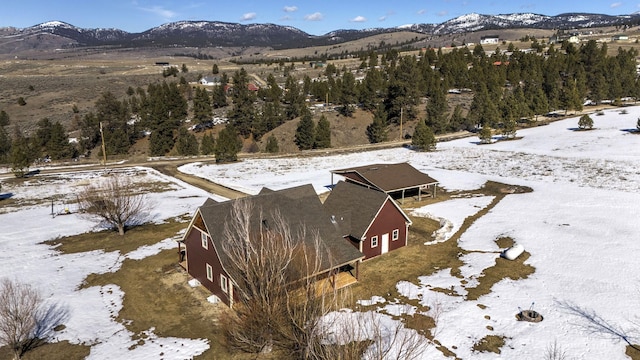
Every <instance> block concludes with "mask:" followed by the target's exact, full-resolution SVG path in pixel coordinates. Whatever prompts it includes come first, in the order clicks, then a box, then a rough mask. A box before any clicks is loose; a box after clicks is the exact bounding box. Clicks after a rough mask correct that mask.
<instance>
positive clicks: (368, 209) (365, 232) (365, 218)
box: [324, 181, 411, 259]
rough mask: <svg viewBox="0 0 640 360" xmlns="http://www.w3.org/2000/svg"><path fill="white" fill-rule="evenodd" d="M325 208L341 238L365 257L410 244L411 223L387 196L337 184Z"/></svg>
mask: <svg viewBox="0 0 640 360" xmlns="http://www.w3.org/2000/svg"><path fill="white" fill-rule="evenodd" d="M324 207H325V209H326V210H327V212H328V213H329V214H330V215H331V219H332V221H333V222H334V223H335V224H336V225H337V226H338V228H339V229H340V230H341V232H342V235H343V236H344V238H345V239H347V240H348V241H349V242H350V243H351V244H352V245H353V246H355V247H356V248H357V249H358V250H359V251H360V252H362V253H363V254H364V255H365V259H370V258H372V257H375V256H378V255H382V254H384V253H386V252H389V251H392V250H396V249H398V248H401V247H403V246H405V245H407V240H408V237H409V226H410V225H411V220H410V219H409V217H407V215H406V214H405V213H404V212H403V211H402V209H401V208H400V206H398V204H397V203H396V202H395V200H393V199H392V198H391V197H390V196H389V195H387V194H386V193H384V192H382V191H379V190H374V189H372V188H368V187H364V186H360V185H357V184H354V183H351V182H346V181H340V182H338V183H337V184H336V185H335V186H334V187H333V189H332V190H331V193H329V196H328V197H327V199H326V200H325V202H324Z"/></svg>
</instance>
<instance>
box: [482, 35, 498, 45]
mask: <svg viewBox="0 0 640 360" xmlns="http://www.w3.org/2000/svg"><path fill="white" fill-rule="evenodd" d="M499 42H500V36H498V35H487V36H483V37H481V38H480V45H487V44H498V43H499Z"/></svg>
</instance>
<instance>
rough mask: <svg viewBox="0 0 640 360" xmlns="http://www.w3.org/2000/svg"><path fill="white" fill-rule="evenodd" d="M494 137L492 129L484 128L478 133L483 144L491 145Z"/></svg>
mask: <svg viewBox="0 0 640 360" xmlns="http://www.w3.org/2000/svg"><path fill="white" fill-rule="evenodd" d="M492 136H493V132H492V131H491V127H489V126H483V127H482V129H480V132H479V133H478V138H479V139H480V143H481V144H491V137H492Z"/></svg>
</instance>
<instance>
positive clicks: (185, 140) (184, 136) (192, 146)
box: [176, 127, 198, 156]
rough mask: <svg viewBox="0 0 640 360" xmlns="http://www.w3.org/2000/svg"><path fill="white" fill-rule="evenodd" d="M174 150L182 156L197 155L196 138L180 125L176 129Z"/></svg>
mask: <svg viewBox="0 0 640 360" xmlns="http://www.w3.org/2000/svg"><path fill="white" fill-rule="evenodd" d="M176 150H177V151H178V154H180V155H183V156H193V155H198V139H196V136H195V135H193V134H192V133H190V132H189V131H188V130H187V129H185V128H183V127H181V128H180V130H179V131H178V142H177V144H176Z"/></svg>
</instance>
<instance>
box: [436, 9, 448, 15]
mask: <svg viewBox="0 0 640 360" xmlns="http://www.w3.org/2000/svg"><path fill="white" fill-rule="evenodd" d="M437 15H438V16H447V15H449V12H448V11H446V10H443V11H440V12H438V14H437Z"/></svg>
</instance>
